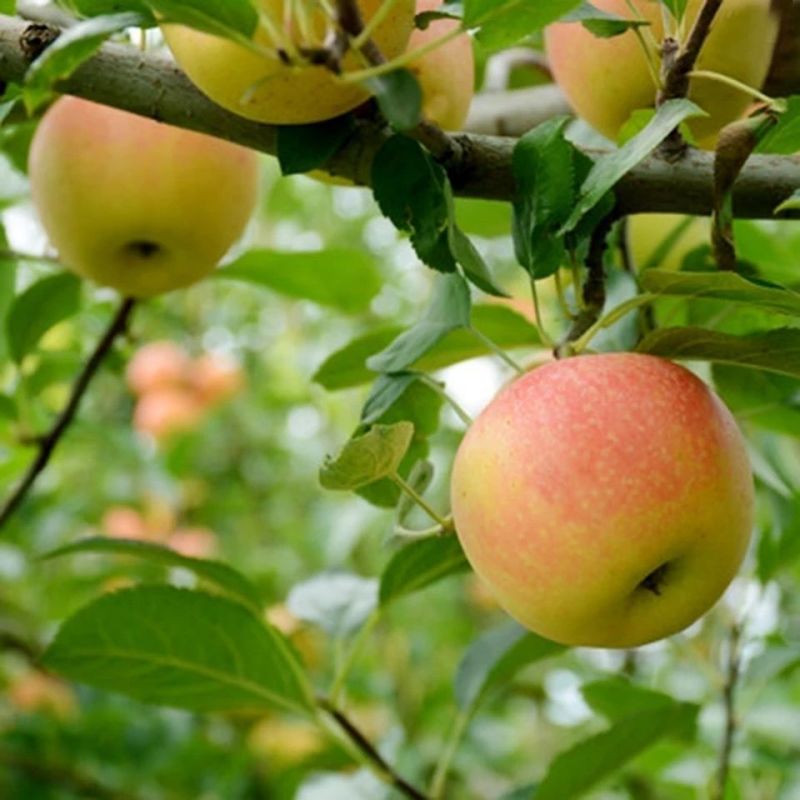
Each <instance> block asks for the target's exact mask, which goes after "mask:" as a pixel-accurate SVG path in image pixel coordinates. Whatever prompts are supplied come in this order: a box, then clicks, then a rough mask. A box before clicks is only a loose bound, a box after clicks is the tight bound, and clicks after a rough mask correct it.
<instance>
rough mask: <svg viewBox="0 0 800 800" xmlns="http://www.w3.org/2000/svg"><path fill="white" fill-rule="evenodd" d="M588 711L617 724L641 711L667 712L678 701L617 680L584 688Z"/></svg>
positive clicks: (593, 683) (595, 683) (586, 685)
mask: <svg viewBox="0 0 800 800" xmlns="http://www.w3.org/2000/svg"><path fill="white" fill-rule="evenodd" d="M581 694H582V695H583V699H584V700H585V701H586V703H587V704H588V705H589V707H590V708H591V709H592V710H593V711H596V712H597V713H598V714H602V715H603V716H604V717H605V718H606V719H608V720H609V721H610V722H616V721H617V720H619V719H623V718H625V717H628V716H632V715H634V714H636V713H638V712H639V711H649V710H650V709H658V708H668V707H669V706H672V705H673V704H674V703H675V701H674V700H673V699H672V698H671V697H670V696H669V695H666V694H662V693H661V692H655V691H653V690H652V689H647V688H645V687H644V686H637V685H636V684H634V683H631V682H630V681H629V680H627V679H626V678H621V677H614V678H606V679H604V680H599V681H593V682H591V683H586V684H584V685H583V686H582V687H581Z"/></svg>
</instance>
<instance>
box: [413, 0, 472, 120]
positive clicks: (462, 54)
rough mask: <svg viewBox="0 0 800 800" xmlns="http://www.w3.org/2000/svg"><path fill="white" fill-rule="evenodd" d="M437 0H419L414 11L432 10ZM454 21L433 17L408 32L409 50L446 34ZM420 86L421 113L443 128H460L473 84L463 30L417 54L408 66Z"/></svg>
mask: <svg viewBox="0 0 800 800" xmlns="http://www.w3.org/2000/svg"><path fill="white" fill-rule="evenodd" d="M441 5H442V2H441V0H419V2H418V3H417V14H421V13H423V12H424V11H435V10H436V9H438V8H439V7H440V6H441ZM458 25H459V23H458V22H456V21H455V20H449V19H439V20H433V21H432V22H431V23H430V24H429V25H428V27H427V28H425V29H424V30H421V29H415V30H414V32H413V33H412V34H411V39H410V40H409V42H408V47H407V50H408V51H409V52H411V51H413V50H417V49H419V48H420V47H424V46H425V45H427V44H429V43H430V42H433V41H435V40H436V39H440V38H441V37H442V36H446V35H447V34H449V33H450V32H451V31H453V30H455V29H456V28H457V27H458ZM408 69H409V70H410V71H411V72H412V73H413V74H414V76H415V77H416V79H417V81H418V82H419V85H420V88H421V89H422V97H423V102H422V113H423V114H424V116H425V117H426V118H427V119H429V120H431V121H433V122H435V123H436V124H437V125H439V127H441V128H444V129H445V130H447V131H457V130H461V127H462V125H463V124H464V121H465V120H466V118H467V114H468V113H469V106H470V103H471V102H472V96H473V94H474V85H475V58H474V55H473V52H472V40H471V39H470V37H469V34H467V33H463V34H461V35H460V36H457V37H456V38H455V39H451V40H450V41H449V42H446V43H445V44H443V45H441V46H440V47H437V48H436V49H435V50H431V51H430V52H428V53H425V54H424V55H422V56H420V57H419V58H418V59H416V60H415V61H412V62H411V63H410V64H409V65H408Z"/></svg>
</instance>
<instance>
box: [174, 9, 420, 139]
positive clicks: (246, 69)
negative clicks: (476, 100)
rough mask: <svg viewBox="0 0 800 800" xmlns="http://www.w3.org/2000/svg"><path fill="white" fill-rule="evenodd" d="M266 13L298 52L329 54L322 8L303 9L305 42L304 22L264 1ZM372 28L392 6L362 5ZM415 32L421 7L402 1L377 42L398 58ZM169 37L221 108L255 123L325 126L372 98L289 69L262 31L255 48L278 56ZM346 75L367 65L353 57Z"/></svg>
mask: <svg viewBox="0 0 800 800" xmlns="http://www.w3.org/2000/svg"><path fill="white" fill-rule="evenodd" d="M257 5H258V7H259V10H260V11H261V12H262V13H263V15H264V17H265V18H266V19H270V20H271V21H272V22H273V23H274V26H275V28H276V29H277V30H281V31H283V32H284V33H285V34H286V36H287V38H288V39H290V40H291V43H292V44H294V46H295V47H304V48H321V47H323V45H324V44H325V41H326V37H327V34H328V24H327V23H328V20H327V17H326V16H325V14H324V12H323V10H322V6H321V4H318V3H315V4H309V3H298V4H297V6H295V7H297V8H304V9H306V10H307V11H308V13H309V20H308V22H309V28H310V35H309V36H306V37H303V36H302V35H301V34H300V32H299V28H300V25H299V24H298V23H297V21H296V20H291V19H290V20H289V21H288V22H286V9H287V8H291V7H292V6H291V4H285V3H284V2H283V0H259V1H258V4H257ZM358 6H359V8H360V10H361V14H362V17H363V18H364V20H365V21H366V22H368V21H369V20H370V19H371V18H372V17H373V16H374V15H375V13H376V12H377V11H378V10H379V9H381V8H382V6H384V0H358ZM413 25H414V0H395V2H394V3H393V4H391V8H389V10H388V12H387V13H386V16H385V18H384V19H382V20H381V21H380V23H379V24H378V25H377V27H376V29H375V31H374V33H373V37H372V38H373V40H374V42H375V44H376V45H377V46H378V48H379V49H380V51H381V52H382V53H383V55H384V56H386V57H387V58H389V59H391V58H394V57H395V56H397V55H400V53H402V52H403V50H404V49H405V46H406V44H407V42H408V38H409V36H410V35H411V30H412V28H413ZM162 31H163V33H164V38H165V39H166V41H167V44H168V45H169V48H170V50H171V51H172V54H173V55H174V56H175V60H176V61H177V62H178V65H179V66H180V67H181V68H182V69H183V70H184V72H185V73H186V74H187V75H188V76H189V79H190V80H191V81H192V82H193V83H195V84H196V85H197V87H198V88H199V89H200V90H201V91H202V92H204V93H205V94H206V95H208V97H210V98H211V99H212V100H213V101H214V102H216V103H219V105H221V106H223V107H224V108H227V109H228V110H229V111H233V112H234V113H236V114H239V115H240V116H243V117H247V118H249V119H254V120H259V121H261V122H269V123H272V124H276V125H292V124H300V123H310V122H319V121H321V120H325V119H330V118H331V117H336V116H338V115H339V114H344V113H345V112H346V111H350V110H351V109H353V108H355V107H356V106H358V105H360V104H361V103H363V102H364V100H366V99H367V97H369V92H368V91H367V89H366V88H365V87H364V86H363V85H360V84H358V83H346V82H344V81H342V80H341V79H340V78H339V77H338V76H337V75H335V74H334V73H333V72H332V71H331V70H330V69H328V68H327V67H325V66H315V65H309V64H289V63H286V61H284V60H283V59H282V58H281V57H280V54H279V51H281V49H282V48H281V45H280V43H278V42H276V41H275V40H274V39H273V37H272V36H271V35H270V33H269V32H268V31H267V30H266V28H265V26H264V25H263V24H261V25H260V26H259V28H258V30H257V31H256V34H255V36H254V41H255V43H256V44H257V45H260V46H261V47H263V48H264V49H265V50H269V51H272V54H270V53H263V54H262V53H258V52H255V51H254V50H250V49H248V48H247V47H245V46H243V45H241V44H237V43H235V42H233V41H231V40H229V39H224V38H222V37H219V36H213V35H211V34H208V33H204V32H202V31H198V30H194V29H193V28H187V27H184V26H181V25H169V24H165V25H163V26H162ZM342 67H343V71H344V72H348V71H353V70H355V69H360V68H362V67H363V64H362V62H361V60H360V59H359V58H357V57H356V55H355V54H354V53H352V52H351V53H349V54H348V55H347V56H346V57H345V58H344V61H343V64H342Z"/></svg>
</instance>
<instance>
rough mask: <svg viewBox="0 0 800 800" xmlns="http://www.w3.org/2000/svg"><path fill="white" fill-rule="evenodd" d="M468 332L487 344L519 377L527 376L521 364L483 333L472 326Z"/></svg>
mask: <svg viewBox="0 0 800 800" xmlns="http://www.w3.org/2000/svg"><path fill="white" fill-rule="evenodd" d="M468 330H469V331H471V332H472V334H473V336H475V338H476V339H478V340H479V341H480V342H482V343H483V344H485V345H486V347H487V349H488V350H490V351H491V352H492V353H494V354H495V355H496V356H497V357H498V358H500V359H502V360H503V361H505V362H506V364H508V366H509V367H511V369H513V370H514V372H516V373H517V374H518V375H524V374H525V370H524V369H523V368H522V367H521V366H520V365H519V364H517V362H516V361H514V359H513V358H511V356H510V355H509V354H508V353H506V351H505V350H503V348H502V347H499V346H498V345H497V344H496V343H495V342H493V341H492V340H491V339H490V338H489V337H488V336H486V335H485V334H483V333H481V332H480V331H479V330H478V329H477V328H473V327H471V326H470V327H469V328H468Z"/></svg>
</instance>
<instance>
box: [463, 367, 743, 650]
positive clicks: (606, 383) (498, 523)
mask: <svg viewBox="0 0 800 800" xmlns="http://www.w3.org/2000/svg"><path fill="white" fill-rule="evenodd" d="M451 499H452V506H453V517H454V521H455V525H456V530H457V531H458V536H459V538H460V540H461V543H462V544H463V546H464V550H465V552H466V555H467V558H468V559H469V561H470V563H471V564H472V566H473V568H474V569H475V571H476V572H477V573H478V575H479V576H480V577H481V578H482V579H483V580H484V581H485V582H486V583H487V585H488V586H489V587H490V590H491V591H492V592H493V593H494V595H495V597H496V598H497V600H498V602H499V603H500V605H501V606H502V607H503V608H504V609H505V610H506V611H508V613H510V614H511V615H512V616H513V617H515V618H516V619H517V620H518V621H519V622H520V623H522V624H523V625H525V626H527V627H528V628H530V629H531V630H533V631H535V632H537V633H539V634H541V635H542V636H545V637H547V638H550V639H553V640H555V641H557V642H562V643H564V644H569V645H585V646H594V647H635V646H638V645H641V644H644V643H646V642H651V641H654V640H656V639H660V638H662V637H665V636H669V635H671V634H673V633H676V632H678V631H680V630H682V629H684V628H685V627H686V626H688V625H690V624H691V623H692V622H694V621H695V620H696V619H698V618H699V617H700V616H701V615H702V614H704V613H705V612H706V611H707V610H708V609H709V608H711V606H712V605H713V604H714V603H715V602H716V601H717V599H718V598H719V597H720V595H721V594H722V592H723V591H724V589H725V587H726V586H727V585H728V583H729V582H730V581H731V579H732V578H733V576H734V575H735V573H736V571H737V569H738V568H739V565H740V563H741V561H742V558H743V556H744V554H745V551H746V549H747V544H748V541H749V539H750V532H751V527H752V523H753V479H752V474H751V470H750V465H749V462H748V457H747V451H746V449H745V444H744V441H743V438H742V435H741V433H740V432H739V429H738V428H737V426H736V423H735V421H734V419H733V417H732V415H731V414H730V412H729V411H728V410H727V409H726V407H725V406H724V405H723V404H722V402H721V401H720V400H719V398H718V397H717V396H716V395H715V394H714V393H713V392H712V391H711V390H710V389H709V388H708V387H707V386H706V385H705V384H704V383H703V382H702V381H701V380H700V379H699V378H697V377H696V376H695V375H694V374H693V373H691V372H689V371H688V370H686V369H685V368H683V367H681V366H678V365H676V364H673V363H671V362H669V361H666V360H664V359H660V358H656V357H655V356H648V355H642V354H634V353H613V354H603V355H587V356H578V357H574V358H567V359H562V360H560V361H554V362H551V363H548V364H545V365H544V366H541V367H538V368H536V369H534V370H533V371H531V372H528V373H526V374H525V375H524V376H522V377H521V378H519V379H517V380H516V381H514V382H513V383H512V384H511V385H510V386H508V387H507V388H506V389H504V390H503V391H502V392H501V393H500V394H499V395H498V396H497V397H496V398H495V399H494V400H493V401H492V402H491V403H490V404H489V406H488V407H487V408H486V409H485V410H484V411H483V413H482V414H481V415H480V416H479V417H478V418H477V419H476V420H475V422H474V424H473V425H472V426H471V427H470V429H469V430H468V432H467V434H466V436H465V437H464V439H463V441H462V443H461V446H460V447H459V450H458V453H457V455H456V459H455V464H454V467H453V475H452V484H451Z"/></svg>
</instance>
